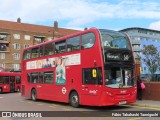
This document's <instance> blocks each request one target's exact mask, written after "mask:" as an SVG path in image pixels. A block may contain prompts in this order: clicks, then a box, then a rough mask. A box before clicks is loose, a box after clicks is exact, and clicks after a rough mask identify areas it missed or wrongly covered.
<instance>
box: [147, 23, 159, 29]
mask: <svg viewBox="0 0 160 120" xmlns="http://www.w3.org/2000/svg"><path fill="white" fill-rule="evenodd" d="M149 29H153V30H160V21H157V22H154V23H151V24H150V25H149Z"/></svg>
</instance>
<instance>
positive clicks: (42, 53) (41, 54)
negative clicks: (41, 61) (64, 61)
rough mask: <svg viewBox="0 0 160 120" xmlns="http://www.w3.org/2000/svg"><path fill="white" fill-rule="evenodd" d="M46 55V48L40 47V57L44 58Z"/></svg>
mask: <svg viewBox="0 0 160 120" xmlns="http://www.w3.org/2000/svg"><path fill="white" fill-rule="evenodd" d="M43 55H44V47H43V46H40V48H39V57H42V56H43Z"/></svg>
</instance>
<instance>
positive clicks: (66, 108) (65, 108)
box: [62, 107, 72, 111]
mask: <svg viewBox="0 0 160 120" xmlns="http://www.w3.org/2000/svg"><path fill="white" fill-rule="evenodd" d="M62 109H63V110H67V111H70V110H72V109H71V108H69V107H64V108H62Z"/></svg>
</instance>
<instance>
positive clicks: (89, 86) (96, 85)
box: [82, 68, 102, 102]
mask: <svg viewBox="0 0 160 120" xmlns="http://www.w3.org/2000/svg"><path fill="white" fill-rule="evenodd" d="M82 79H83V82H82V94H83V96H85V97H87V96H88V97H89V96H99V95H100V93H101V90H102V68H84V69H82ZM97 98H98V97H97ZM90 102H91V101H90Z"/></svg>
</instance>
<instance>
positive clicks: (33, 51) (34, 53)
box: [32, 47, 39, 58]
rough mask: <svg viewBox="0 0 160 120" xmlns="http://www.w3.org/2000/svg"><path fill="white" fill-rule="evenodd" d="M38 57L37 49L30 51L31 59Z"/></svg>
mask: <svg viewBox="0 0 160 120" xmlns="http://www.w3.org/2000/svg"><path fill="white" fill-rule="evenodd" d="M37 57H39V47H37V48H33V49H32V58H37Z"/></svg>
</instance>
